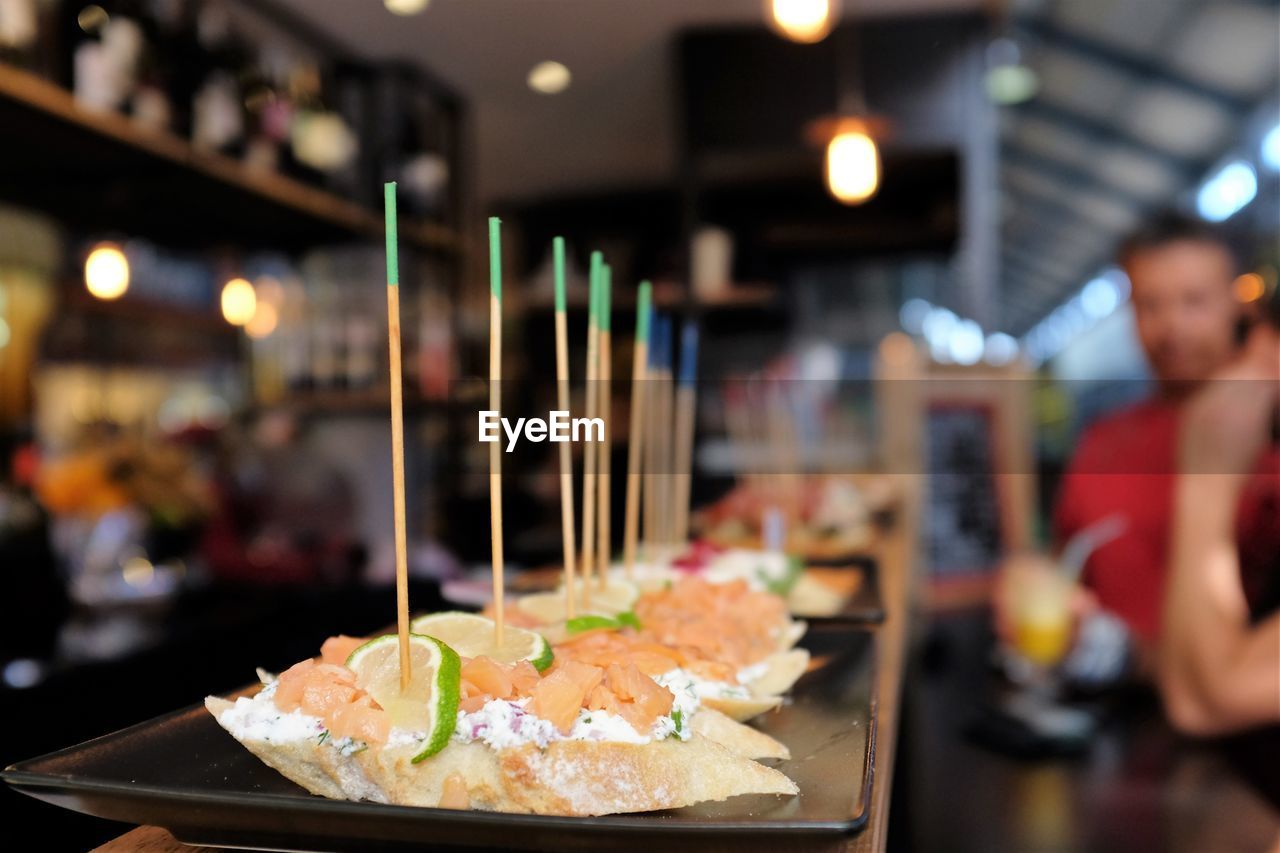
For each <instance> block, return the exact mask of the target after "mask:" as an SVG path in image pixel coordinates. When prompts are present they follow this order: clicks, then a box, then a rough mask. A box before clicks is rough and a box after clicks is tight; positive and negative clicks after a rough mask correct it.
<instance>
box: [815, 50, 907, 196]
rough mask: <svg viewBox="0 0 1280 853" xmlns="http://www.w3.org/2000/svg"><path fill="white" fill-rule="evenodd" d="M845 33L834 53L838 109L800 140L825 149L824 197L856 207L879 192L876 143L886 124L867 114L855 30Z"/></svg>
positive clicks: (879, 167) (887, 125)
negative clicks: (827, 194) (805, 137)
mask: <svg viewBox="0 0 1280 853" xmlns="http://www.w3.org/2000/svg"><path fill="white" fill-rule="evenodd" d="M846 29H847V31H848V35H847V36H846V38H845V39H844V40H843V44H837V45H836V48H835V51H836V72H837V78H838V85H839V89H840V94H839V104H838V109H837V111H836V113H835V114H833V115H828V116H823V117H821V118H819V119H816V120H814V121H813V122H810V124H809V126H808V128H806V133H805V135H806V136H807V137H808V139H809V142H810V143H812V144H813V145H820V146H822V147H823V148H825V149H826V156H825V157H824V158H823V179H824V181H825V183H826V186H827V192H829V193H830V194H831V196H832V198H834V199H835V200H836V201H838V202H840V203H841V204H847V205H857V204H862V203H864V202H866V201H869V200H870V199H871V198H872V197H873V196H875V194H876V193H877V192H878V191H879V189H880V182H881V178H882V168H881V161H880V142H881V141H882V140H883V139H884V138H885V137H886V136H887V135H888V132H889V123H888V121H886V120H885V119H883V118H880V117H878V116H873V115H871V114H870V112H869V111H868V110H867V101H866V94H865V92H864V91H863V83H862V74H861V67H860V66H861V61H862V57H861V56H860V55H859V51H858V45H857V28H856V26H854V25H850V26H849V27H847V28H846Z"/></svg>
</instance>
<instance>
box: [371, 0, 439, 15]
mask: <svg viewBox="0 0 1280 853" xmlns="http://www.w3.org/2000/svg"><path fill="white" fill-rule="evenodd" d="M430 2H431V0H382V5H383V6H386V7H387V11H388V12H390V13H391V14H393V15H416V14H418V13H419V12H421V11H422V10H423V9H425V8H427V4H428V3H430Z"/></svg>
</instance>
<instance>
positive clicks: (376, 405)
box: [257, 388, 449, 417]
mask: <svg viewBox="0 0 1280 853" xmlns="http://www.w3.org/2000/svg"><path fill="white" fill-rule="evenodd" d="M257 405H258V407H259V408H268V407H271V408H282V409H290V410H292V411H295V412H297V413H299V414H303V415H350V416H367V417H375V416H376V417H389V416H390V413H391V395H390V393H389V392H388V391H387V389H386V388H371V389H367V390H363V391H342V390H336V389H335V390H324V391H298V392H290V393H287V394H285V395H284V396H283V397H281V398H280V399H279V400H274V401H270V402H265V401H264V402H260V403H258V404H257ZM448 408H449V403H448V402H447V401H443V400H426V399H424V398H422V397H418V396H417V395H413V394H405V398H404V411H405V414H406V415H423V414H427V415H429V414H443V413H445V412H447V411H448Z"/></svg>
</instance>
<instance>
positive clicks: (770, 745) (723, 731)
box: [693, 708, 791, 759]
mask: <svg viewBox="0 0 1280 853" xmlns="http://www.w3.org/2000/svg"><path fill="white" fill-rule="evenodd" d="M693 732H694V734H696V735H698V736H700V737H704V738H706V739H707V740H710V741H715V742H716V743H718V744H720V745H721V746H723V747H724V748H725V749H727V750H729V751H730V752H732V753H733V754H734V755H739V756H741V757H743V758H757V759H758V758H790V757H791V750H789V749H787V746H786V744H784V743H782V742H781V741H778V740H775V739H773V738H771V737H769V736H768V735H767V734H765V733H764V732H762V731H760V730H759V729H753V728H751V726H744V725H743V724H742V723H739V722H737V721H736V720H734V719H732V718H731V717H729V716H727V715H725V714H722V713H720V712H719V711H717V710H715V709H714V708H699V709H698V713H696V714H694V715H693Z"/></svg>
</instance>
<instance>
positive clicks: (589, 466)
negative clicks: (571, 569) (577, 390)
mask: <svg viewBox="0 0 1280 853" xmlns="http://www.w3.org/2000/svg"><path fill="white" fill-rule="evenodd" d="M602 265H603V258H602V257H601V255H600V253H599V252H592V253H591V296H590V299H589V300H588V310H587V389H586V397H587V401H586V402H587V406H586V408H587V423H588V424H590V423H591V419H592V418H594V417H596V391H597V389H596V384H597V378H598V373H597V362H598V361H599V348H600V334H599V332H600V330H599V326H598V324H597V317H596V314H597V312H598V311H599V309H600V306H599V298H600V269H601V266H602ZM590 429H591V428H590V426H588V427H587V430H588V434H587V439H588V440H587V441H585V442H584V443H583V452H582V458H583V463H582V606H583V609H587V608H589V607H591V571H592V569H593V568H594V567H595V553H596V485H597V483H596V449H595V446H594V445H593V444H592V443H591V442H590V440H589V439H590V438H591V435H590Z"/></svg>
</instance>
